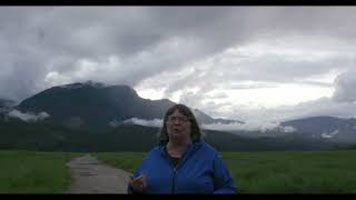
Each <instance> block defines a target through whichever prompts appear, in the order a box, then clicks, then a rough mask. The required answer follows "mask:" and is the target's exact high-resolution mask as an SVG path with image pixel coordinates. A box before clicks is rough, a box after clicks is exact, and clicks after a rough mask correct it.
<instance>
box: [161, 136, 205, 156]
mask: <svg viewBox="0 0 356 200" xmlns="http://www.w3.org/2000/svg"><path fill="white" fill-rule="evenodd" d="M203 143H204V142H203V141H202V140H198V141H195V142H193V143H191V144H189V145H188V148H187V149H186V150H185V152H184V153H183V156H182V159H183V160H186V159H187V158H188V157H190V156H191V155H193V154H194V153H195V152H196V151H197V150H198V149H199V148H200V147H201V146H202V145H203ZM166 144H167V143H163V142H161V143H160V144H159V145H158V148H159V151H160V153H161V155H162V156H163V157H164V158H167V153H166V151H165V148H166Z"/></svg>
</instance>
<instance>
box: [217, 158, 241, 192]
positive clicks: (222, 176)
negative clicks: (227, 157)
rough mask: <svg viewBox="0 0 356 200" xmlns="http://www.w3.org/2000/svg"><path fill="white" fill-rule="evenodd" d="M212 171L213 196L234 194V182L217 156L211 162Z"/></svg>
mask: <svg viewBox="0 0 356 200" xmlns="http://www.w3.org/2000/svg"><path fill="white" fill-rule="evenodd" d="M213 171H214V173H213V174H214V175H213V180H214V194H218V193H221V194H222V193H224V194H234V193H235V192H236V187H235V184H234V180H233V179H232V177H231V175H230V172H229V171H228V169H227V167H226V165H225V164H224V163H223V161H222V160H221V159H220V158H219V155H218V154H216V156H215V158H214V160H213Z"/></svg>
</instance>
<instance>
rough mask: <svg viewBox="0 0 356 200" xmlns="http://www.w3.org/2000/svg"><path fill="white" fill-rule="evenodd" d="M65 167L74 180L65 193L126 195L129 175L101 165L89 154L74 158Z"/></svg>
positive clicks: (120, 170)
mask: <svg viewBox="0 0 356 200" xmlns="http://www.w3.org/2000/svg"><path fill="white" fill-rule="evenodd" d="M67 166H68V167H69V169H70V172H71V174H72V178H73V179H74V182H73V184H72V185H71V187H70V188H69V190H68V191H67V193H83V194H93V193H110V194H114V193H115V194H127V182H128V180H129V176H130V175H131V173H129V172H126V171H124V170H122V169H118V168H114V167H111V166H108V165H106V164H103V163H101V162H100V161H98V159H96V158H95V157H94V156H92V155H91V154H86V155H84V156H82V157H78V158H75V159H73V160H71V161H70V162H68V163H67Z"/></svg>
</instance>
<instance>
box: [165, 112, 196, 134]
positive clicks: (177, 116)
mask: <svg viewBox="0 0 356 200" xmlns="http://www.w3.org/2000/svg"><path fill="white" fill-rule="evenodd" d="M167 132H168V136H169V138H170V139H174V140H180V141H182V140H186V141H189V140H190V133H191V124H190V120H189V119H188V117H186V116H185V115H183V114H182V113H180V112H179V111H178V110H175V111H174V112H173V113H172V114H171V115H169V116H168V119H167Z"/></svg>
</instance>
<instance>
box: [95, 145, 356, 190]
mask: <svg viewBox="0 0 356 200" xmlns="http://www.w3.org/2000/svg"><path fill="white" fill-rule="evenodd" d="M96 155H97V157H98V159H100V160H102V161H103V162H105V163H107V164H110V165H112V166H115V167H118V168H122V169H125V170H127V171H130V172H133V170H134V169H135V168H136V166H137V165H138V164H139V163H140V161H141V160H142V158H144V156H145V153H128V152H122V153H97V154H96ZM221 156H222V159H223V160H224V162H225V163H226V164H227V167H228V169H229V170H230V172H231V175H232V177H233V179H234V180H235V184H236V186H237V192H238V193H257V194H261V193H287V194H294V193H308V194H309V193H323V194H324V193H356V170H355V169H356V159H355V157H356V150H344V151H282V152H281V151H279V152H278V151H269V152H229V153H227V152H224V153H221Z"/></svg>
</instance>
